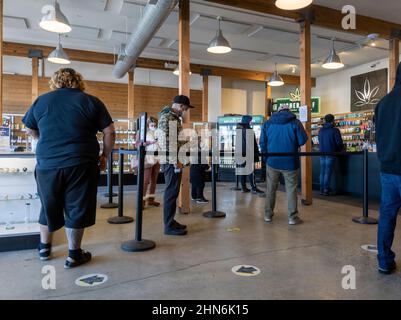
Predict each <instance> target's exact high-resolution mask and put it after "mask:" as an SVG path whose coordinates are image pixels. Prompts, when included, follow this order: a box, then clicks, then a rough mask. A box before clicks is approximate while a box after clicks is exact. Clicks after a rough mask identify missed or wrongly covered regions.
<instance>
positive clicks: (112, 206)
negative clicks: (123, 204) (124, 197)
mask: <svg viewBox="0 0 401 320" xmlns="http://www.w3.org/2000/svg"><path fill="white" fill-rule="evenodd" d="M107 187H108V190H109V191H108V193H106V194H105V196H106V197H108V198H109V202H108V203H105V204H102V205H101V206H100V208H102V209H115V208H117V207H118V204H117V203H113V197H114V196H116V195H117V194H115V193H113V151H112V152H111V153H110V156H109V158H108V159H107Z"/></svg>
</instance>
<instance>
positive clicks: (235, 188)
mask: <svg viewBox="0 0 401 320" xmlns="http://www.w3.org/2000/svg"><path fill="white" fill-rule="evenodd" d="M230 190H235V191H240V190H241V188H239V187H232V188H230Z"/></svg>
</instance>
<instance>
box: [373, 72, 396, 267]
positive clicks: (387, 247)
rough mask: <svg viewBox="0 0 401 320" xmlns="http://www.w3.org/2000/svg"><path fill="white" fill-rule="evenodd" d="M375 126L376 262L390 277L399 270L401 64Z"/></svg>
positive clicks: (381, 104)
mask: <svg viewBox="0 0 401 320" xmlns="http://www.w3.org/2000/svg"><path fill="white" fill-rule="evenodd" d="M375 122H376V144H377V156H378V158H379V161H380V167H381V168H380V176H381V187H382V196H381V205H380V214H379V227H378V234H377V248H378V255H377V258H378V262H379V272H380V273H382V274H391V273H393V272H394V271H395V270H396V263H395V253H394V252H393V251H392V250H391V247H392V245H393V240H394V231H395V227H396V223H397V216H398V212H399V210H400V208H401V139H400V135H399V131H400V123H401V64H400V65H399V66H398V70H397V78H396V83H395V86H394V89H393V90H392V91H391V92H390V93H389V94H387V95H386V96H385V97H384V98H383V99H382V100H381V101H380V102H379V103H378V105H377V106H376V109H375Z"/></svg>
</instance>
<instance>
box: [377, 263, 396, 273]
mask: <svg viewBox="0 0 401 320" xmlns="http://www.w3.org/2000/svg"><path fill="white" fill-rule="evenodd" d="M396 269H397V265H396V263H395V262H394V263H393V264H392V265H391V266H390V267H389V268H381V267H379V269H378V271H379V273H381V274H385V275H390V274H392V273H393V272H394V271H395V270H396Z"/></svg>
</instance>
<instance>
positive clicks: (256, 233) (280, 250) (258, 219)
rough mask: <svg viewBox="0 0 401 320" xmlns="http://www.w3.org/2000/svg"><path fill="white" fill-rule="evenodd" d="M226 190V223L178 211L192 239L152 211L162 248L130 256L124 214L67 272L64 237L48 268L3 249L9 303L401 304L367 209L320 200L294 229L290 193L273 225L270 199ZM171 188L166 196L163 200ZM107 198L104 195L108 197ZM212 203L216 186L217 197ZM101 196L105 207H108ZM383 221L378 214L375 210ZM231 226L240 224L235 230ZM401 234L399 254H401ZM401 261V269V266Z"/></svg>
mask: <svg viewBox="0 0 401 320" xmlns="http://www.w3.org/2000/svg"><path fill="white" fill-rule="evenodd" d="M229 187H230V186H229V185H225V184H219V185H218V197H219V199H218V209H220V210H222V211H225V212H226V213H227V217H226V218H224V219H216V220H213V219H206V218H203V216H202V212H204V211H205V210H206V209H208V208H210V205H198V204H193V207H192V212H191V213H190V214H189V215H180V214H178V215H177V219H178V220H179V221H180V222H182V223H185V224H187V225H188V230H189V234H188V235H187V236H185V237H174V236H165V235H164V234H163V232H162V231H163V227H162V213H161V209H157V208H147V209H146V210H145V212H144V228H143V236H144V238H147V239H152V240H154V241H155V242H156V243H157V247H156V248H155V249H154V250H151V251H147V252H142V253H126V252H123V251H122V250H121V249H120V245H121V243H122V242H123V241H125V240H129V239H132V238H133V232H134V224H132V223H131V224H127V225H110V224H108V223H107V218H109V217H111V216H115V215H116V214H117V210H116V209H112V210H110V209H109V210H104V209H99V210H98V217H97V224H96V226H94V227H92V228H90V229H88V230H87V233H86V236H85V240H84V249H87V250H89V251H91V252H92V253H93V255H94V259H93V261H92V262H90V263H89V264H87V265H85V266H82V267H79V268H76V269H72V270H64V269H63V264H64V261H65V254H66V242H65V236H64V234H63V232H59V233H58V234H57V236H56V239H55V243H54V245H55V246H54V258H53V259H52V260H51V261H48V262H40V261H39V260H38V258H37V253H36V251H35V250H28V251H20V252H9V253H0V283H1V285H0V298H1V299H400V298H401V272H397V273H396V274H394V275H392V276H383V275H380V274H378V273H377V266H376V255H375V253H371V252H367V251H364V250H362V249H361V245H364V244H375V241H376V230H377V226H368V225H358V224H355V223H353V222H351V218H352V217H353V216H358V215H360V214H361V209H360V208H357V207H355V206H350V205H348V204H344V203H342V202H338V203H335V202H332V201H326V200H323V199H316V200H315V201H314V204H313V205H312V206H309V207H303V206H300V214H301V217H302V218H303V219H304V221H305V223H304V224H302V225H299V226H288V224H287V219H286V203H285V194H284V193H282V192H280V193H279V194H278V202H277V210H276V216H275V219H274V221H273V223H270V224H268V223H265V222H264V220H263V210H264V199H263V198H259V197H257V196H254V195H251V194H242V193H240V192H235V191H231V190H230V188H229ZM162 192H163V190H162V188H160V190H159V191H158V195H159V198H160V197H161V195H162ZM100 194H103V192H101V193H100ZM207 196H208V197H209V198H210V190H208V192H207ZM134 199H135V198H134V192H133V191H132V192H127V194H126V197H125V205H126V208H125V214H126V215H131V216H133V215H134V202H135V201H134ZM105 201H106V199H105V198H103V197H100V198H99V202H100V203H104V202H105ZM370 214H371V216H373V217H377V212H376V211H371V212H370ZM230 228H239V229H240V230H239V231H238V232H230V231H228V229H230ZM400 231H401V230H399V228H398V230H397V235H396V240H395V245H394V246H395V247H394V249H395V251H396V252H398V253H399V254H401V241H399V239H400V234H401V232H400ZM242 264H244V265H252V266H256V267H257V268H259V269H260V271H261V272H260V274H259V275H257V276H254V277H240V276H237V275H235V274H234V273H232V272H231V268H232V267H234V266H237V265H242ZM44 265H52V266H54V267H55V269H56V289H55V290H44V289H43V288H42V286H41V282H42V278H43V276H44V275H43V274H42V273H41V271H42V267H43V266H44ZM346 265H351V266H354V267H355V270H356V289H355V290H345V289H343V287H342V279H343V277H344V276H345V274H342V273H341V271H342V268H343V267H344V266H346ZM400 265H401V264H400ZM93 273H102V274H106V275H107V276H108V281H107V282H106V283H104V284H102V285H100V286H96V287H93V288H83V287H78V286H76V285H75V279H77V278H78V277H80V276H82V275H86V274H93Z"/></svg>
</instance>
